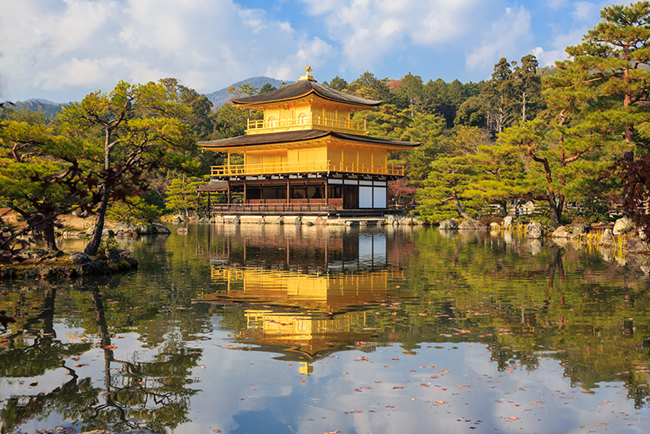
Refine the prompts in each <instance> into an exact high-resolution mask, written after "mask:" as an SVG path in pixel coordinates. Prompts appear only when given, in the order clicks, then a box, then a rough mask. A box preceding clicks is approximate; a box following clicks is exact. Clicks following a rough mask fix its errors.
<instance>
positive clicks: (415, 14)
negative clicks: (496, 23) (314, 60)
mask: <svg viewBox="0 0 650 434" xmlns="http://www.w3.org/2000/svg"><path fill="white" fill-rule="evenodd" d="M302 1H303V3H305V4H306V5H307V7H308V10H309V13H310V14H312V15H314V16H317V17H321V18H322V19H323V20H324V23H325V25H326V27H327V29H328V36H329V37H330V38H331V39H333V40H336V41H339V42H340V44H341V46H342V50H343V53H344V56H345V60H346V61H347V64H348V65H349V66H351V68H352V69H356V70H367V69H369V68H371V67H372V65H373V64H374V63H376V62H377V61H379V60H380V59H381V58H382V57H383V56H385V55H386V54H388V53H395V52H397V51H399V50H400V49H401V48H402V47H404V46H407V45H411V44H415V45H416V46H420V47H424V48H431V47H439V46H442V45H444V44H446V43H450V42H452V41H455V40H458V39H459V38H461V37H462V36H466V35H469V34H470V33H471V31H472V30H473V29H474V28H475V25H476V23H477V22H479V21H480V20H481V19H482V18H483V17H481V16H480V14H476V13H475V12H476V11H477V10H482V9H484V8H488V7H489V5H488V4H487V3H488V2H484V1H480V0H457V1H453V2H450V1H448V0H426V1H422V0H419V1H418V0H401V1H394V0H352V1H351V2H350V1H345V0H302Z"/></svg>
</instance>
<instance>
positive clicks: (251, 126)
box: [246, 113, 368, 136]
mask: <svg viewBox="0 0 650 434" xmlns="http://www.w3.org/2000/svg"><path fill="white" fill-rule="evenodd" d="M297 130H326V131H336V132H339V133H346V134H356V135H364V136H365V135H368V131H367V125H366V121H365V119H364V121H363V122H352V121H350V120H348V119H346V118H344V117H341V118H339V119H335V118H331V117H323V116H321V115H319V114H317V113H312V114H304V113H301V114H300V115H298V116H293V117H290V118H281V119H278V118H275V117H273V116H270V117H269V118H267V119H264V120H253V119H250V118H249V119H248V121H247V125H246V134H264V133H279V132H284V131H297Z"/></svg>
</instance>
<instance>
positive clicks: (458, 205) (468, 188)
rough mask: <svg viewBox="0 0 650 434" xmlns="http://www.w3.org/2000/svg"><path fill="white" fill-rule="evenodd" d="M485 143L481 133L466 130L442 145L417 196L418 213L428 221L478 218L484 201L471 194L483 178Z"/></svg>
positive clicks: (441, 141) (443, 141) (462, 130)
mask: <svg viewBox="0 0 650 434" xmlns="http://www.w3.org/2000/svg"><path fill="white" fill-rule="evenodd" d="M483 142H484V137H483V136H482V134H481V133H480V130H478V129H476V128H474V129H471V128H465V127H463V128H461V129H460V130H459V131H458V132H456V133H455V134H453V135H450V136H445V137H444V138H442V139H441V140H440V141H439V142H438V144H437V147H438V155H437V158H436V159H435V160H433V161H432V162H431V165H430V167H429V169H430V172H429V176H428V178H427V179H426V180H425V181H424V188H422V189H420V190H419V191H418V192H417V199H418V202H419V203H420V204H421V206H420V207H419V208H418V211H419V212H420V214H421V215H422V216H424V217H425V218H426V219H427V220H430V221H437V220H442V219H446V218H451V217H463V218H473V217H476V216H477V215H478V210H480V208H481V205H482V204H481V202H480V198H479V197H478V196H477V195H476V194H470V193H471V192H473V191H475V183H476V178H477V177H478V176H480V169H479V165H478V163H479V161H480V159H479V156H478V154H479V149H480V146H481V144H482V143H483Z"/></svg>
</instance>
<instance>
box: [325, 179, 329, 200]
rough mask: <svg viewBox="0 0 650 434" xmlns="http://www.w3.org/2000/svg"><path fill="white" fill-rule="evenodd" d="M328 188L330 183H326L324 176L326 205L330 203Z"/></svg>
mask: <svg viewBox="0 0 650 434" xmlns="http://www.w3.org/2000/svg"><path fill="white" fill-rule="evenodd" d="M329 189H330V185H329V184H328V183H327V178H325V204H327V205H329V203H330V198H329Z"/></svg>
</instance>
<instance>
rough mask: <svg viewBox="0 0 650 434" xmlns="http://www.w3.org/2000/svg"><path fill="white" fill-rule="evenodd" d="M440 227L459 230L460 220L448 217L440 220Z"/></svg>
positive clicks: (441, 228) (444, 229) (445, 229)
mask: <svg viewBox="0 0 650 434" xmlns="http://www.w3.org/2000/svg"><path fill="white" fill-rule="evenodd" d="M438 229H440V230H441V231H456V230H458V222H457V221H456V220H455V219H447V220H443V221H441V222H440V226H438Z"/></svg>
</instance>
